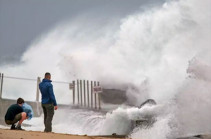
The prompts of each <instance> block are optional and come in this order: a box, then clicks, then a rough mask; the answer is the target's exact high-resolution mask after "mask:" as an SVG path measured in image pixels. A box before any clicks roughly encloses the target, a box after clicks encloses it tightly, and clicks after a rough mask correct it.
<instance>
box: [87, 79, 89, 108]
mask: <svg viewBox="0 0 211 139" xmlns="http://www.w3.org/2000/svg"><path fill="white" fill-rule="evenodd" d="M87 101H88V102H87V103H88V107H89V81H88V80H87Z"/></svg>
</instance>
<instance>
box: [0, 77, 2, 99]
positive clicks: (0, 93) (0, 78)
mask: <svg viewBox="0 0 211 139" xmlns="http://www.w3.org/2000/svg"><path fill="white" fill-rule="evenodd" d="M2 78H3V74H2V73H0V85H1V88H0V99H1V98H2Z"/></svg>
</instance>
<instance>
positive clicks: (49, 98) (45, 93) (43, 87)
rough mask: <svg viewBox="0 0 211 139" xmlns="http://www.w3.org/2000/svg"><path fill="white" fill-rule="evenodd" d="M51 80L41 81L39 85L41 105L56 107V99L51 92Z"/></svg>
mask: <svg viewBox="0 0 211 139" xmlns="http://www.w3.org/2000/svg"><path fill="white" fill-rule="evenodd" d="M51 82H52V81H51V80H48V79H43V80H42V82H41V83H40V84H39V88H40V92H41V94H42V104H52V103H53V105H54V106H57V103H56V98H55V96H54V92H53V85H52V84H51Z"/></svg>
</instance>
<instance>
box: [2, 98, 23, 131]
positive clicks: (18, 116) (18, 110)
mask: <svg viewBox="0 0 211 139" xmlns="http://www.w3.org/2000/svg"><path fill="white" fill-rule="evenodd" d="M23 104H24V100H23V99H22V98H18V99H17V104H13V105H11V106H10V107H9V108H8V110H7V113H6V114H5V123H6V124H7V125H12V126H11V128H10V129H12V130H14V129H16V130H23V129H22V128H21V124H22V122H23V121H24V120H25V119H27V113H26V112H23V108H22V106H23ZM17 122H18V125H17V126H15V123H17Z"/></svg>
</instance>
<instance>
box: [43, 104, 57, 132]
mask: <svg viewBox="0 0 211 139" xmlns="http://www.w3.org/2000/svg"><path fill="white" fill-rule="evenodd" d="M42 108H43V113H44V125H45V130H44V132H51V131H52V120H53V115H54V105H53V104H42Z"/></svg>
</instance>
